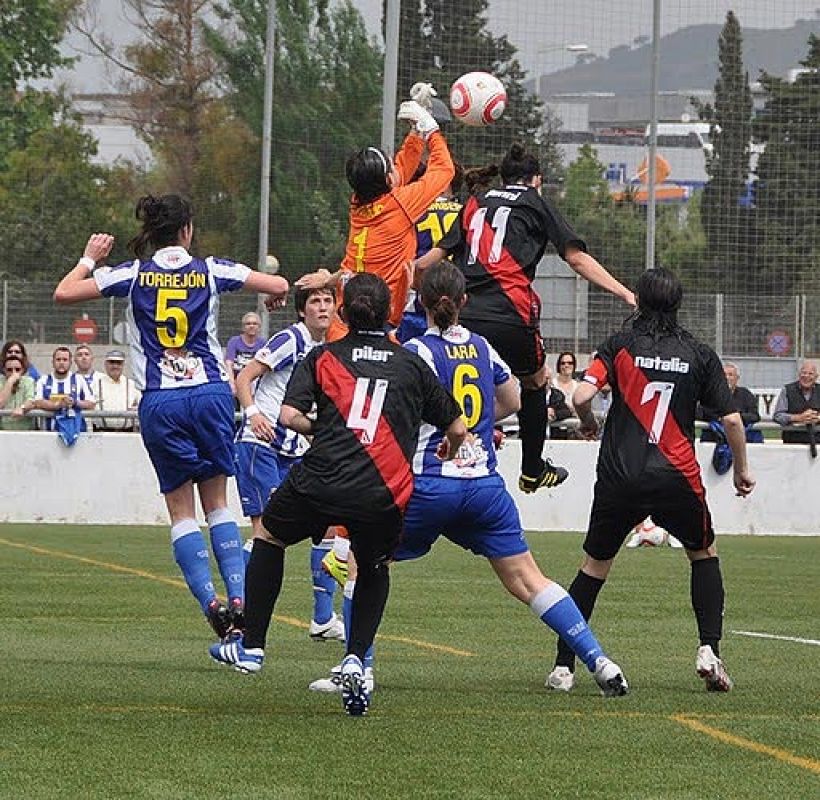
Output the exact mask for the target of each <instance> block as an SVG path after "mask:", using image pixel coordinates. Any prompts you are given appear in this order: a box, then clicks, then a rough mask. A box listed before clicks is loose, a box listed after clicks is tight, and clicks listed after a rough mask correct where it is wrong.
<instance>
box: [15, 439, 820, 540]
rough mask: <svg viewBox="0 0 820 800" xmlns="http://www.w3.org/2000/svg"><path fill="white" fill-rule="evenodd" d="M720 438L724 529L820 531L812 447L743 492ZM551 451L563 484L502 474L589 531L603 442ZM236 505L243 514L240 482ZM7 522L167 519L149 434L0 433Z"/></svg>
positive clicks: (777, 447) (529, 512)
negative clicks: (538, 484) (71, 440)
mask: <svg viewBox="0 0 820 800" xmlns="http://www.w3.org/2000/svg"><path fill="white" fill-rule="evenodd" d="M712 447H713V445H703V446H702V445H698V455H699V457H700V460H701V464H702V465H703V466H704V475H705V482H706V488H707V495H708V499H709V504H710V507H711V510H712V516H713V518H714V522H715V528H716V530H717V531H718V532H719V533H752V534H802V535H818V534H820V514H818V506H820V459H816V460H812V459H811V458H810V457H809V452H808V447H805V446H801V445H783V444H779V443H767V444H764V445H752V446H750V447H749V454H750V455H749V457H750V462H751V467H752V470H753V472H754V475H755V478H756V479H757V482H758V485H757V488H756V490H755V492H754V493H753V494H752V495H751V497H749V498H747V499H745V500H743V499H740V498H737V497H735V496H734V489H733V487H732V480H731V473H729V474H727V475H723V476H718V475H717V474H716V473H715V472H714V470H713V469H712V468H711V465H710V462H709V459H710V457H711V453H712ZM548 452H549V455H550V457H551V458H552V459H553V461H554V462H555V463H556V464H562V465H564V466H565V467H567V469H569V471H570V478H569V479H568V480H567V482H566V483H565V484H563V485H562V486H560V487H559V488H558V489H554V490H545V489H542V490H540V491H539V492H537V493H536V494H534V495H522V494H520V493H519V492H518V490H517V488H516V484H517V480H518V464H519V453H520V447H519V442H518V441H511V442H509V443H507V444H506V445H505V446H504V448H503V449H502V450H501V451H500V453H499V461H500V471H501V473H502V474H503V476H504V478H505V480H506V481H507V485H508V486H509V487H511V488H512V491H513V496H514V497H515V499H516V502H517V503H518V507H519V509H520V510H521V516H522V521H523V523H524V527H525V528H526V529H527V530H549V531H553V530H567V531H580V530H585V529H586V525H587V520H588V515H589V508H590V504H591V501H592V486H593V482H594V475H595V460H596V458H597V453H598V445H597V443H592V442H551V443H550V444H549V450H548ZM229 497H230V503H231V507H232V508H233V509H234V511H235V512H236V514H237V518H239V517H241V510H240V508H239V503H238V499H237V494H236V488H235V485H234V482H233V481H231V482H230V494H229ZM0 522H66V523H87V524H107V525H112V524H118V525H129V524H130V525H137V524H139V525H153V524H166V523H167V516H166V513H165V505H164V503H163V500H162V496H161V495H160V494H159V491H158V488H157V483H156V479H155V477H154V472H153V469H152V467H151V464H150V462H149V460H148V456H147V455H146V453H145V450H144V449H143V446H142V440H141V439H140V437H139V436H137V435H134V434H116V433H90V434H83V435H82V436H81V437H80V439H79V440H78V441H77V443H76V444H75V445H74V447H71V448H66V447H64V446H62V445H61V444H60V443H59V442H58V440H57V436H56V434H51V433H22V432H11V431H0Z"/></svg>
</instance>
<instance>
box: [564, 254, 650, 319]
mask: <svg viewBox="0 0 820 800" xmlns="http://www.w3.org/2000/svg"><path fill="white" fill-rule="evenodd" d="M564 260H565V261H566V262H567V264H569V265H570V266H571V267H572V269H573V270H575V272H577V273H578V274H579V275H580V276H581V277H582V278H585V279H586V280H588V281H589V282H590V283H594V284H595V285H596V286H600V287H601V288H602V289H605V290H606V291H607V292H610V293H611V294H614V295H615V296H616V297H620V298H621V300H623V301H624V302H625V303H626V304H627V305H630V306H632V307H633V308H634V307H635V306H637V303H636V302H635V295H634V294H633V293H632V291H631V290H630V289H627V288H626V286H624V285H623V284H622V283H621V282H620V281H619V280H618V279H617V278H615V277H614V276H612V275H611V274H610V273H609V271H608V270H607V269H606V267H604V266H603V265H602V264H600V263H599V262H598V261H597V260H596V259H595V258H593V257H592V256H591V255H590V254H589V253H585V252H584V251H583V250H581V249H579V248H577V247H573V246H572V245H570V246H568V247H567V249H566V251H565V252H564Z"/></svg>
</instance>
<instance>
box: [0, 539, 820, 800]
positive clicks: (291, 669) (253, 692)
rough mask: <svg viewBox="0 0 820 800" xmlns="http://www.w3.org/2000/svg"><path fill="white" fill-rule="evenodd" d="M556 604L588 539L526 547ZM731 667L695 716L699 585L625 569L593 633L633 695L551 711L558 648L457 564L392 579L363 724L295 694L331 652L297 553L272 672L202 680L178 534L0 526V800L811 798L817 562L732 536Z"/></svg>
mask: <svg viewBox="0 0 820 800" xmlns="http://www.w3.org/2000/svg"><path fill="white" fill-rule="evenodd" d="M530 543H531V545H532V547H533V550H534V553H535V555H536V558H537V559H538V561H539V563H540V564H541V566H542V568H543V569H544V571H545V572H546V573H547V574H548V575H550V576H551V577H554V578H555V579H556V580H559V581H561V582H562V583H563V584H564V585H567V584H568V583H569V582H570V581H571V579H572V577H573V575H574V574H575V570H576V568H577V564H578V563H579V559H580V543H581V538H580V536H578V535H571V534H533V535H532V536H531V537H530ZM719 548H720V552H721V555H722V563H723V569H724V574H725V578H726V584H727V607H726V620H725V629H726V633H725V638H724V643H723V655H724V657H725V659H726V661H727V664H728V666H729V669H730V672H731V674H732V676H733V677H734V679H735V684H736V687H735V691H733V692H732V693H730V694H728V695H713V694H708V693H707V692H706V691H705V690H704V688H703V685H702V682H701V681H700V680H698V679H697V677H696V676H695V674H694V657H695V650H696V646H697V642H696V637H695V625H694V619H693V616H692V613H691V609H690V605H689V568H688V565H687V564H686V563H685V556H684V555H683V554H682V553H681V552H680V551H677V550H671V549H669V548H663V549H641V550H637V551H628V550H627V551H624V552H622V554H621V555H620V557H619V559H618V561H617V562H616V565H615V568H614V569H613V573H612V576H611V579H610V582H609V585H608V586H607V587H606V588H605V589H604V591H603V593H602V594H601V597H600V599H599V603H598V607H597V608H596V613H595V616H594V617H593V623H592V624H593V628H594V629H595V631H596V633H597V635H598V637H599V638H600V639H601V641H602V643H603V644H604V646H605V648H606V649H607V650H608V651H609V653H610V654H611V655H612V657H613V658H614V659H615V660H617V661H618V662H619V663H620V664H621V666H622V667H623V668H624V670H625V672H626V674H627V677H628V679H629V681H630V684H631V688H632V692H631V694H630V695H629V696H628V697H626V698H618V699H611V700H605V699H603V698H602V697H600V696H599V694H598V692H597V689H596V687H595V685H594V682H593V681H592V679H591V677H590V676H589V675H587V674H586V673H585V671H583V674H579V680H578V682H577V684H576V689H575V691H574V692H573V693H572V694H570V695H564V694H553V693H549V692H548V691H547V690H546V689H544V686H543V684H544V678H545V675H546V673H547V671H548V668H549V666H550V665H551V659H552V653H553V636H552V634H551V633H550V632H549V631H547V629H546V628H544V627H543V625H542V624H541V623H540V622H539V621H538V620H536V619H535V618H534V617H533V616H532V614H531V613H530V612H529V610H528V609H526V608H524V607H523V606H520V605H519V604H518V603H516V601H515V600H513V599H512V598H511V597H509V596H507V595H505V593H504V592H503V590H502V588H501V586H500V584H498V583H497V581H496V579H495V577H494V576H493V574H492V572H491V570H490V568H489V566H488V565H487V564H486V563H485V562H484V561H483V560H482V559H478V558H474V557H472V556H469V555H467V554H465V553H462V552H461V551H460V550H457V549H456V548H455V547H453V546H451V545H449V544H448V543H446V542H441V543H440V544H439V545H437V547H436V548H435V550H434V552H433V554H432V555H431V556H429V557H428V558H426V559H423V560H422V561H419V562H417V563H413V564H402V565H400V566H398V567H396V568H394V569H393V571H392V590H391V597H390V601H389V604H388V608H387V613H386V615H385V619H384V622H383V623H382V628H381V636H380V639H379V640H377V667H376V677H377V690H376V694H375V696H374V699H373V704H372V707H371V712H370V714H369V715H368V716H367V717H365V718H363V719H350V718H347V717H346V716H345V715H344V714H343V713H342V711H341V705H340V701H339V699H338V697H336V696H327V695H316V694H313V693H311V692H308V691H307V684H308V683H309V682H310V681H311V680H312V679H314V678H316V677H320V676H322V675H323V674H324V673H325V672H326V670H327V669H328V668H329V667H330V666H331V665H333V664H334V663H336V661H337V660H338V659H339V658H340V655H341V652H342V651H341V645H338V644H336V643H322V644H316V643H314V642H311V641H310V640H309V638H308V636H307V630H306V627H305V625H304V623H306V622H307V621H308V619H309V613H310V607H311V605H310V603H311V592H310V572H309V567H308V552H307V548H306V546H304V545H302V546H300V547H297V548H295V549H293V550H292V551H290V552H289V553H288V555H287V575H286V580H285V587H284V590H283V593H282V596H281V598H280V603H279V606H278V607H277V619H275V620H274V624H273V626H272V631H271V636H270V638H269V642H268V649H267V661H266V664H265V669H264V670H263V671H262V673H261V674H259V675H257V676H243V675H239V674H238V673H235V672H232V671H230V670H228V669H225V668H221V667H219V666H217V665H216V664H213V663H212V662H211V661H210V659H209V658H208V657H207V647H208V645H209V644H210V643H211V638H210V636H209V628H208V627H207V626H206V624H205V622H204V620H203V619H202V618H201V616H200V614H199V612H198V610H197V608H196V606H195V604H194V601H193V600H192V598H191V597H190V596H189V594H188V592H187V590H186V589H185V588H184V586H183V585H182V583H181V581H180V579H179V576H178V573H177V569H176V565H175V564H174V563H173V560H172V557H171V552H170V547H169V543H168V532H167V529H161V528H127V527H120V528H110V529H108V528H103V527H92V526H88V527H74V526H58V525H48V526H46V525H27V526H24V525H0V600H2V609H3V612H4V613H3V627H4V631H3V634H2V636H0V657H1V659H2V660H1V661H0V719H2V732H1V733H0V798H2V799H3V800H5V799H6V798H15V800H16V799H17V798H26V799H27V800H28V799H32V800H34V799H35V798H38V799H39V798H44V799H48V800H55V799H57V798H72V800H73V799H74V798H105V800H114V799H115V798H157V800H174V799H175V798H198V799H200V800H201V799H202V798H219V800H224V798H231V799H232V800H233V799H237V798H248V799H258V798H283V799H286V800H301V799H302V798H386V799H392V798H459V799H461V798H465V799H473V798H475V799H476V800H477V799H478V798H584V800H592V799H593V798H607V799H610V798H615V799H617V800H620V799H621V798H647V799H648V798H657V799H660V800H688V799H689V798H691V800H703V798H721V799H722V800H728V799H731V798H750V800H751V798H754V800H761V798H763V799H765V798H776V797H786V798H789V799H790V800H796V799H799V798H816V797H820V703H818V685H820V681H819V680H818V677H820V670H819V669H818V656H820V648H818V647H817V646H815V645H812V644H806V643H799V642H792V641H783V640H775V639H762V638H749V637H745V636H741V635H739V634H735V633H731V631H757V632H763V633H768V634H775V635H779V636H787V637H798V638H804V639H814V640H816V639H818V638H820V636H819V634H820V629H818V620H820V591H818V580H817V552H818V540H817V539H810V538H803V539H800V538H765V537H759V538H752V537H723V538H722V539H721V540H720V542H719Z"/></svg>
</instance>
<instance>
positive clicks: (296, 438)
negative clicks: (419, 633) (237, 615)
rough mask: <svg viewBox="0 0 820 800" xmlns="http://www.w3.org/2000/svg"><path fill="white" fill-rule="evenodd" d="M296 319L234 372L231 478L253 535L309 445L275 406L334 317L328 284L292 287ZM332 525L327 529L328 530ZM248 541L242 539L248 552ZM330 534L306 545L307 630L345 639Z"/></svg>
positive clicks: (258, 531)
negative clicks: (327, 565) (236, 421)
mask: <svg viewBox="0 0 820 800" xmlns="http://www.w3.org/2000/svg"><path fill="white" fill-rule="evenodd" d="M295 305H296V313H297V314H298V316H299V322H297V323H295V324H294V325H290V326H288V327H287V328H285V329H284V330H281V331H279V332H278V333H275V334H274V335H273V336H271V338H270V339H268V341H267V342H265V344H264V345H263V346H262V347H261V348H260V349H259V350H258V351H257V352H256V353H255V355H254V357H253V358H252V359H251V361H250V362H249V363H248V364H247V365H246V366H245V367H244V368H243V369H242V371H241V372H240V373H239V375H238V376H237V377H236V381H235V383H236V396H237V399H238V400H239V404H240V405H241V406H242V408H243V411H244V418H243V425H242V428H241V429H240V431H239V434H238V435H237V445H236V482H237V485H238V487H239V498H240V500H241V502H242V511H243V512H244V513H245V516H246V517H250V520H251V526H252V529H253V536H254V538H264V536H263V529H262V511H263V510H264V508H265V504H266V503H267V502H268V498H269V497H270V495H271V493H272V492H274V491H275V490H276V489H278V488H279V486H280V485H281V483H282V481H284V480H285V477H286V476H287V474H288V472H290V469H291V467H292V466H293V465H294V464H297V463H298V462H299V461H301V458H302V456H303V455H304V454H305V451H306V450H307V449H308V446H309V445H308V441H307V439H306V438H305V437H304V436H302V435H301V434H299V433H296V432H295V431H293V430H291V429H290V428H286V427H285V426H284V425H282V424H281V423H280V422H279V411H280V409H281V408H282V399H283V398H284V396H285V389H286V388H287V385H288V381H289V380H290V376H291V375H292V374H293V370H294V368H295V367H296V365H297V364H298V363H299V362H300V361H302V359H304V357H305V356H306V355H307V354H308V353H309V352H310V351H311V350H313V348H314V347H318V346H319V345H321V344H322V343H323V342H324V340H325V336H326V334H327V331H328V328H329V327H330V324H331V322H332V320H333V315H334V312H335V310H336V299H335V295H334V293H333V290H332V289H297V290H296V295H295ZM332 530H334V529H331V531H332ZM252 544H253V540H249V541H247V542H246V543H245V552H246V554H247V556H248V557H250V548H251V547H252ZM331 544H332V536H331V538H330V539H325V540H324V541H323V542H322V543H321V544H319V545H316V544H314V545H313V546H312V547H311V553H310V565H311V572H312V573H313V616H312V618H311V622H310V628H309V633H310V636H311V638H313V639H316V640H317V641H321V640H325V639H341V640H344V624H343V622H342V620H341V619H339V617H338V616H337V615H336V614H335V613H334V611H333V595H334V594H335V591H336V581H335V580H334V579H333V578H332V577H331V576H330V575H328V574H327V573H326V572H325V571H324V570H323V569H322V558H323V557H324V556H325V555H326V554H327V552H328V551H329V549H330V547H331Z"/></svg>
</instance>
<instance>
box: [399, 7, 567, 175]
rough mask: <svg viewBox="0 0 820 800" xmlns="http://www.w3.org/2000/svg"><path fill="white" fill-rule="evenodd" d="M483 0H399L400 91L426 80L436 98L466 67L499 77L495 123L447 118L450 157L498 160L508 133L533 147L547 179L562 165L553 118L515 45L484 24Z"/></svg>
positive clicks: (403, 94)
mask: <svg viewBox="0 0 820 800" xmlns="http://www.w3.org/2000/svg"><path fill="white" fill-rule="evenodd" d="M488 7H489V2H488V0H402V2H401V32H400V41H399V80H398V92H399V98H400V99H406V97H407V94H408V92H409V90H410V87H411V86H412V85H413V83H415V82H416V81H419V80H424V81H430V82H431V83H433V85H434V86H435V87H436V89H437V90H438V91H439V93H440V94H441V96H442V99H443V100H444V101H445V102H447V100H448V99H449V97H448V96H449V92H450V87H451V86H452V84H453V83H454V82H455V80H456V78H458V77H459V76H461V75H463V74H464V73H465V72H472V71H475V70H481V71H483V72H490V73H492V74H493V75H495V76H496V77H498V78H499V79H500V80H501V82H502V83H503V84H504V87H505V89H506V90H507V98H508V102H507V110H506V112H505V113H504V116H503V117H502V118H501V119H500V120H499V121H498V122H496V123H495V124H493V125H491V126H489V127H486V128H468V127H467V126H465V125H461V124H459V123H457V122H453V123H451V124H450V126H449V127H448V129H447V138H448V142H449V144H450V148H451V150H452V152H453V154H454V157H455V158H457V159H458V160H459V161H461V162H462V163H463V164H465V165H466V166H481V165H483V164H485V163H487V162H488V161H493V160H495V161H499V160H500V158H501V157H502V156H503V155H504V153H505V152H506V150H507V149H508V147H509V146H510V144H511V143H512V142H513V141H515V140H521V141H524V142H526V143H527V144H528V145H529V146H535V147H537V148H538V152H539V157H540V159H541V166H542V169H543V170H544V174H545V175H547V176H548V177H549V180H550V181H555V180H557V179H558V178H559V177H560V175H561V172H562V167H561V156H560V153H559V151H558V148H557V145H556V143H555V133H556V132H557V130H558V125H559V122H558V120H557V118H556V117H555V115H553V114H552V113H551V112H549V111H548V110H546V111H545V109H544V108H543V106H542V104H541V102H540V100H539V99H538V98H537V97H536V96H535V95H534V94H532V93H531V92H529V91H528V90H527V89H525V87H524V82H525V80H526V77H527V74H526V72H525V71H524V70H523V69H522V68H521V65H520V63H519V61H518V59H517V58H516V57H515V54H516V52H517V50H516V47H515V46H514V45H513V44H512V42H510V40H509V39H508V38H507V36H506V35H501V36H493V35H492V34H491V33H490V32H489V31H488V30H487V28H486V26H487V16H486V12H487V8H488Z"/></svg>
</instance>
